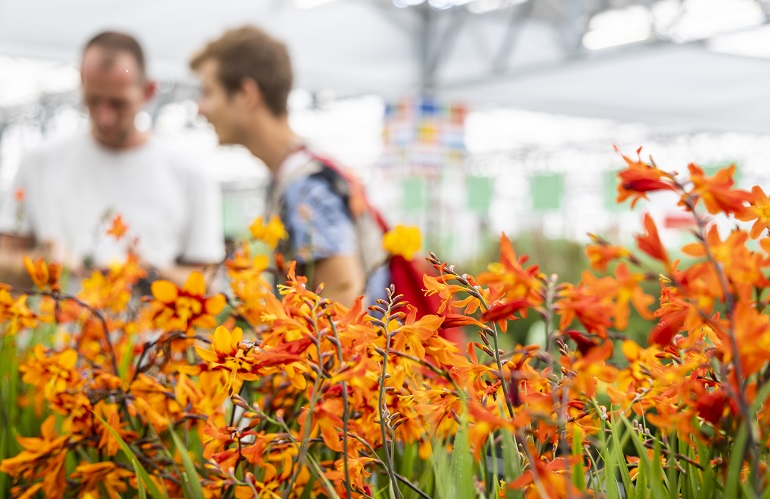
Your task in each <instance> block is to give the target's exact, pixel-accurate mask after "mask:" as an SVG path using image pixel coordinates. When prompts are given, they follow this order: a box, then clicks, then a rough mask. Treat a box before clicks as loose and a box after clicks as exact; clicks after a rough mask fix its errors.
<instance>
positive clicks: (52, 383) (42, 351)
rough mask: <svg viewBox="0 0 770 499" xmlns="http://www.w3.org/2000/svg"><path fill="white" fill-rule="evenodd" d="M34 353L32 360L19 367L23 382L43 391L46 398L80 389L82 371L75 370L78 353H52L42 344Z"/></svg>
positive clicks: (36, 347) (66, 351)
mask: <svg viewBox="0 0 770 499" xmlns="http://www.w3.org/2000/svg"><path fill="white" fill-rule="evenodd" d="M32 351H33V356H32V358H31V359H29V360H27V361H26V362H25V363H24V364H22V365H21V366H19V371H20V372H22V373H23V376H22V381H24V382H25V383H27V384H30V385H33V386H34V387H36V388H37V389H38V390H41V391H42V392H43V395H44V396H45V397H53V396H54V395H55V394H58V393H61V392H64V391H67V390H72V389H76V388H79V386H78V384H79V382H80V381H81V379H82V378H81V377H80V371H78V370H77V369H75V365H76V364H77V361H78V353H77V351H75V350H72V349H67V350H64V351H62V352H60V353H55V352H50V351H47V350H46V348H45V347H43V345H41V344H40V343H38V344H37V345H35V347H34V349H33V350H32Z"/></svg>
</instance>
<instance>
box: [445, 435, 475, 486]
mask: <svg viewBox="0 0 770 499" xmlns="http://www.w3.org/2000/svg"><path fill="white" fill-rule="evenodd" d="M449 473H450V478H449V479H450V481H449V496H448V497H468V498H472V497H474V494H475V492H474V490H473V456H472V455H471V451H470V445H469V444H468V430H467V428H466V425H465V423H463V425H462V427H461V428H460V431H458V432H457V434H456V435H455V441H454V446H453V447H452V457H451V459H450V462H449Z"/></svg>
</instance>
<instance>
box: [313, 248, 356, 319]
mask: <svg viewBox="0 0 770 499" xmlns="http://www.w3.org/2000/svg"><path fill="white" fill-rule="evenodd" d="M313 266H314V267H315V268H314V269H313V270H314V272H313V273H312V274H313V275H312V277H313V279H312V281H311V283H310V284H311V285H312V286H313V287H315V286H317V285H318V284H320V283H324V290H323V292H322V293H321V295H322V296H323V297H324V298H329V299H331V300H334V301H336V302H339V303H341V304H342V305H345V306H346V307H350V306H351V305H353V302H354V301H355V300H356V298H358V297H359V296H361V295H362V294H364V291H365V287H366V274H365V273H364V268H363V265H362V264H361V259H360V258H358V257H357V256H333V257H331V258H325V259H323V260H318V261H317V262H315V263H314V264H313Z"/></svg>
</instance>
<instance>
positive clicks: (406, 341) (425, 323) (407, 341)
mask: <svg viewBox="0 0 770 499" xmlns="http://www.w3.org/2000/svg"><path fill="white" fill-rule="evenodd" d="M407 307H409V315H408V316H407V318H406V321H405V324H404V325H403V326H401V327H400V328H399V330H398V333H396V334H395V336H394V339H393V349H394V350H399V351H401V352H409V353H411V354H413V355H414V356H415V357H417V358H419V359H425V342H427V341H428V340H429V339H430V338H431V337H433V336H436V335H438V328H439V327H441V323H442V322H444V318H443V317H440V316H437V315H425V316H423V317H422V318H420V320H417V309H416V308H415V307H413V306H412V305H407ZM391 327H393V326H392V325H388V329H389V330H390V329H391Z"/></svg>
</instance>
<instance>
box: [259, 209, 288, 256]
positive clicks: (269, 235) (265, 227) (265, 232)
mask: <svg viewBox="0 0 770 499" xmlns="http://www.w3.org/2000/svg"><path fill="white" fill-rule="evenodd" d="M249 231H251V237H253V238H254V239H256V240H257V241H262V242H264V243H265V244H267V245H268V246H270V248H272V249H275V247H276V246H278V241H280V240H281V239H286V238H287V237H289V234H287V233H286V229H284V227H283V224H282V223H281V219H280V218H278V217H277V216H273V218H271V219H270V221H269V222H268V223H267V224H265V221H264V219H263V218H262V217H257V219H256V220H254V222H253V223H252V224H251V225H250V226H249Z"/></svg>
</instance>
